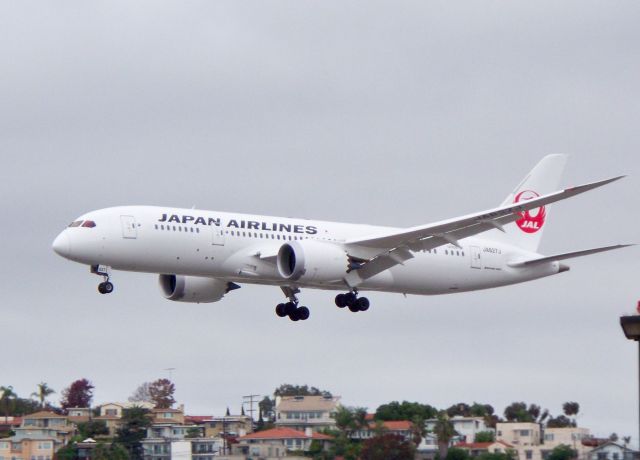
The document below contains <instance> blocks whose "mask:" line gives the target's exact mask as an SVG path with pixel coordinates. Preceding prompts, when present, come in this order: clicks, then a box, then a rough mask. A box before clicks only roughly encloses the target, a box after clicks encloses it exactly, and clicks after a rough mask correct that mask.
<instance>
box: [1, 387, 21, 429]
mask: <svg viewBox="0 0 640 460" xmlns="http://www.w3.org/2000/svg"><path fill="white" fill-rule="evenodd" d="M17 397H18V395H17V394H15V392H14V391H13V387H12V386H11V385H9V386H8V387H0V401H4V421H5V423H6V422H7V420H8V418H9V406H10V404H11V400H15V399H16V398H17Z"/></svg>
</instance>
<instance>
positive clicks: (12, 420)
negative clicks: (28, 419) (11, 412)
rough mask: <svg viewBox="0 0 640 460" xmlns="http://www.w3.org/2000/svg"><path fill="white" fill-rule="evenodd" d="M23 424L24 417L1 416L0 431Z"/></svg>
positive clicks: (10, 429) (9, 429)
mask: <svg viewBox="0 0 640 460" xmlns="http://www.w3.org/2000/svg"><path fill="white" fill-rule="evenodd" d="M20 425H22V417H12V416H7V417H0V432H3V431H12V430H13V429H14V428H18V427H19V426H20Z"/></svg>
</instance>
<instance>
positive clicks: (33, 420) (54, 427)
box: [14, 411, 75, 445]
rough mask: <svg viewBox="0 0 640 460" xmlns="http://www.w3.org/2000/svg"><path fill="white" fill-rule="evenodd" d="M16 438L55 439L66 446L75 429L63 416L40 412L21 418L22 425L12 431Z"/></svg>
mask: <svg viewBox="0 0 640 460" xmlns="http://www.w3.org/2000/svg"><path fill="white" fill-rule="evenodd" d="M14 431H15V433H16V437H24V438H28V437H30V436H35V437H42V438H47V439H48V438H51V437H53V438H55V439H56V441H58V442H60V443H62V444H63V445H65V444H67V443H68V442H69V440H70V439H71V436H72V435H73V433H74V431H75V427H74V426H73V425H72V424H70V423H69V419H68V418H67V417H65V416H64V415H58V414H56V413H55V412H51V411H40V412H36V413H34V414H29V415H25V416H24V417H22V425H21V426H20V427H19V428H15V429H14Z"/></svg>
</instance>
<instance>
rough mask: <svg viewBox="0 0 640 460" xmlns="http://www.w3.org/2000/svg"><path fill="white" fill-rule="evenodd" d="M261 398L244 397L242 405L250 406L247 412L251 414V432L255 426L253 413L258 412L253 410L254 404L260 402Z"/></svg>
mask: <svg viewBox="0 0 640 460" xmlns="http://www.w3.org/2000/svg"><path fill="white" fill-rule="evenodd" d="M259 397H260V395H246V396H243V397H242V405H243V406H244V405H245V403H246V404H249V410H248V411H247V412H249V416H250V417H251V431H253V424H254V419H253V413H254V412H255V411H256V410H255V409H254V408H253V404H254V403H256V402H258V401H259V400H258V398H259Z"/></svg>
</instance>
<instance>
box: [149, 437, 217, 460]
mask: <svg viewBox="0 0 640 460" xmlns="http://www.w3.org/2000/svg"><path fill="white" fill-rule="evenodd" d="M221 446H222V444H221V440H220V439H207V438H198V439H183V440H166V439H144V440H143V441H142V448H143V457H142V458H143V459H144V460H173V459H176V460H177V459H179V460H213V459H214V458H219V453H220V451H221Z"/></svg>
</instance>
